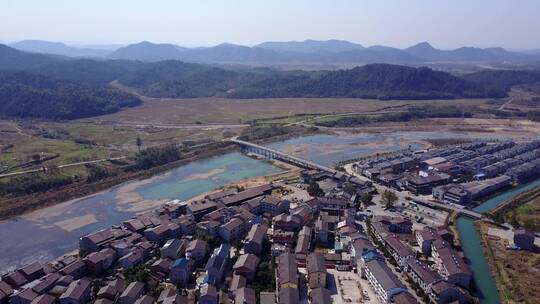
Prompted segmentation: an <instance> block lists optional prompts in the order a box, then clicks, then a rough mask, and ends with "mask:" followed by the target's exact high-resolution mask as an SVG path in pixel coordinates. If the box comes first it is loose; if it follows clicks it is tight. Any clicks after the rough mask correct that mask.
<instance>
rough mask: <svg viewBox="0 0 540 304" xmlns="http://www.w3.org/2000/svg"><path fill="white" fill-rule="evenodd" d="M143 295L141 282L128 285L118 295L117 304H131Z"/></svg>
mask: <svg viewBox="0 0 540 304" xmlns="http://www.w3.org/2000/svg"><path fill="white" fill-rule="evenodd" d="M143 295H144V284H143V283H141V282H132V283H130V284H129V285H128V286H127V287H126V289H125V290H124V292H123V293H122V294H121V295H120V298H119V300H118V303H119V304H132V303H135V301H137V299H138V298H140V297H142V296H143Z"/></svg>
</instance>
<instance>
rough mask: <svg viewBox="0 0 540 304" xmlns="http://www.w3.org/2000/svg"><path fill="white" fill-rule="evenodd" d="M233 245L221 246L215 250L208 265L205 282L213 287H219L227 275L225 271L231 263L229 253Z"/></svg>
mask: <svg viewBox="0 0 540 304" xmlns="http://www.w3.org/2000/svg"><path fill="white" fill-rule="evenodd" d="M230 250H231V245H229V244H226V243H224V244H221V246H219V247H218V248H216V249H214V252H213V253H212V256H211V257H210V259H208V262H207V263H206V275H205V278H204V282H205V283H207V284H212V285H219V284H221V282H222V280H223V276H224V275H225V272H226V271H225V270H226V269H227V265H228V263H229V252H230Z"/></svg>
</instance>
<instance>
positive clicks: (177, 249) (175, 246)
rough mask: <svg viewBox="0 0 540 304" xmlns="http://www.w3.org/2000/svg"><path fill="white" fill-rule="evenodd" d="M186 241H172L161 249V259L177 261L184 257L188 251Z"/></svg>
mask: <svg viewBox="0 0 540 304" xmlns="http://www.w3.org/2000/svg"><path fill="white" fill-rule="evenodd" d="M186 244H187V242H186V240H180V239H170V240H168V241H167V242H166V243H165V245H163V247H161V249H160V253H161V258H168V259H171V260H176V259H178V258H180V257H181V256H183V255H184V252H185V250H186Z"/></svg>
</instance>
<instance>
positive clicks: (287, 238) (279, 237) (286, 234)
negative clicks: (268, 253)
mask: <svg viewBox="0 0 540 304" xmlns="http://www.w3.org/2000/svg"><path fill="white" fill-rule="evenodd" d="M294 240H295V234H294V232H292V231H285V230H281V229H275V230H274V232H273V233H272V242H273V244H272V245H276V244H284V245H287V246H292V244H293V243H294Z"/></svg>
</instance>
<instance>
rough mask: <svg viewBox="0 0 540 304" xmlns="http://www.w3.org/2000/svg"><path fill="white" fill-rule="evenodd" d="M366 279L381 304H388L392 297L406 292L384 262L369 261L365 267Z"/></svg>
mask: <svg viewBox="0 0 540 304" xmlns="http://www.w3.org/2000/svg"><path fill="white" fill-rule="evenodd" d="M365 273H366V278H367V279H368V281H369V283H370V285H371V286H372V287H373V289H374V290H375V293H376V294H377V297H378V298H379V299H380V300H381V301H382V302H383V303H390V301H391V299H392V297H393V296H394V295H397V294H399V293H401V292H404V291H406V290H407V288H406V287H405V286H404V285H403V284H402V283H401V281H400V280H399V279H398V278H397V277H396V275H395V274H394V273H393V272H392V270H391V269H390V268H389V267H388V266H387V265H386V263H385V262H383V261H380V260H378V259H374V260H371V261H369V262H367V263H366V266H365Z"/></svg>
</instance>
